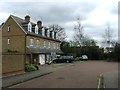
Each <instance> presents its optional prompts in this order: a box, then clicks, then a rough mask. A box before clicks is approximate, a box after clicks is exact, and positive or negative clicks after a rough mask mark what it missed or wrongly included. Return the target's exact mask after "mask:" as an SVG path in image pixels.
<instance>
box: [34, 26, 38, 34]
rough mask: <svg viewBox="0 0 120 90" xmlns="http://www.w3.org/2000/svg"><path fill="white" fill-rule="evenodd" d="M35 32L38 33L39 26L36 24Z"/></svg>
mask: <svg viewBox="0 0 120 90" xmlns="http://www.w3.org/2000/svg"><path fill="white" fill-rule="evenodd" d="M35 33H36V34H38V26H37V25H36V26H35Z"/></svg>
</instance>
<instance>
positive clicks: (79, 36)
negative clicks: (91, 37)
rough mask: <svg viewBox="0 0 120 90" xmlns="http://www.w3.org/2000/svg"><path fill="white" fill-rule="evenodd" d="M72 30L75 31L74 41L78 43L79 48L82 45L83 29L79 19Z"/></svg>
mask: <svg viewBox="0 0 120 90" xmlns="http://www.w3.org/2000/svg"><path fill="white" fill-rule="evenodd" d="M74 30H75V35H74V39H75V41H77V42H78V43H79V46H81V45H82V44H83V38H84V33H83V31H84V29H83V26H82V24H81V21H80V18H79V17H78V18H77V25H75V26H74Z"/></svg>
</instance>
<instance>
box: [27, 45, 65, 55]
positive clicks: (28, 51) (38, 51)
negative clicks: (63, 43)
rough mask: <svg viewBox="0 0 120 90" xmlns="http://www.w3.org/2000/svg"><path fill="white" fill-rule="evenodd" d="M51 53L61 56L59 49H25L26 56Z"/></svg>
mask: <svg viewBox="0 0 120 90" xmlns="http://www.w3.org/2000/svg"><path fill="white" fill-rule="evenodd" d="M51 52H56V53H57V54H63V52H62V51H61V50H59V49H47V48H35V47H27V54H31V53H33V54H51Z"/></svg>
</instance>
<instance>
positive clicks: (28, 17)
mask: <svg viewBox="0 0 120 90" xmlns="http://www.w3.org/2000/svg"><path fill="white" fill-rule="evenodd" d="M25 21H26V22H27V23H29V22H30V16H29V15H27V16H25Z"/></svg>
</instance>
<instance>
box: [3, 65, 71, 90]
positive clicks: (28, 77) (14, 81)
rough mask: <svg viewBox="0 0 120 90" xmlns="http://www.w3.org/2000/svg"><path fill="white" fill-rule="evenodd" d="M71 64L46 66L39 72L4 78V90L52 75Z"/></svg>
mask: <svg viewBox="0 0 120 90" xmlns="http://www.w3.org/2000/svg"><path fill="white" fill-rule="evenodd" d="M69 65H71V64H61V65H60V64H58V65H57V64H55V65H53V64H52V65H45V66H41V67H40V69H39V70H38V71H33V72H27V73H23V74H19V75H14V76H8V77H3V78H2V88H3V89H4V88H7V87H9V86H12V85H15V84H18V83H21V82H24V81H28V80H31V79H33V78H37V77H40V76H44V75H47V74H50V73H52V72H54V71H56V70H58V69H61V68H64V67H66V66H69Z"/></svg>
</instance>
